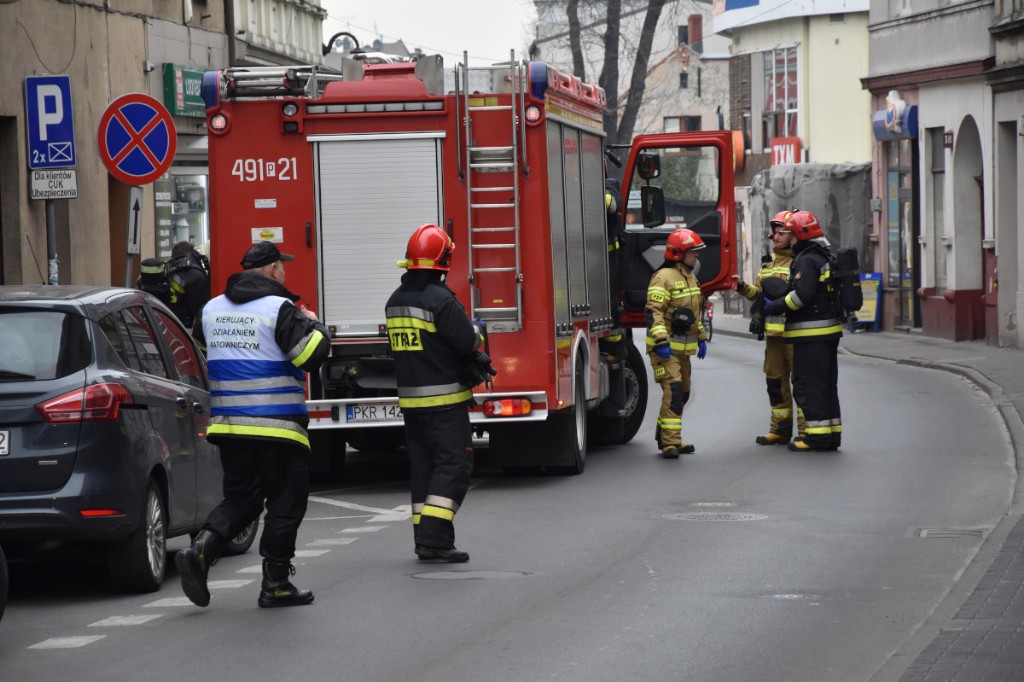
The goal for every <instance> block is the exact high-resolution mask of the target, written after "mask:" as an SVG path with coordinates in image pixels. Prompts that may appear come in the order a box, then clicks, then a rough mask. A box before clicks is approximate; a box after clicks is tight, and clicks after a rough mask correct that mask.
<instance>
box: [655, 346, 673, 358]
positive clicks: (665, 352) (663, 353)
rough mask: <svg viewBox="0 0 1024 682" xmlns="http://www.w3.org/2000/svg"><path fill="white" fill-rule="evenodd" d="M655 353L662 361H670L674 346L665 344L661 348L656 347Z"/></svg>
mask: <svg viewBox="0 0 1024 682" xmlns="http://www.w3.org/2000/svg"><path fill="white" fill-rule="evenodd" d="M654 352H655V354H656V355H657V356H658V357H659V358H661V359H662V360H668V359H669V358H670V357H671V356H672V346H670V345H669V344H667V343H663V344H661V345H660V346H655V347H654Z"/></svg>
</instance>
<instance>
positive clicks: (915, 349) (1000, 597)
mask: <svg viewBox="0 0 1024 682" xmlns="http://www.w3.org/2000/svg"><path fill="white" fill-rule="evenodd" d="M717 298H718V297H716V299H717ZM748 324H749V320H748V319H747V318H744V317H742V316H741V315H732V314H725V313H724V312H723V306H722V301H721V300H720V299H719V300H715V317H714V334H715V335H718V334H725V335H729V336H739V337H745V338H748V339H751V340H754V337H753V336H752V335H751V334H750V332H749V331H748ZM713 342H714V341H713V340H712V343H713ZM839 347H840V351H839V352H840V353H850V354H853V355H862V356H867V357H873V358H881V359H885V360H891V361H893V362H896V363H898V364H905V365H913V366H916V367H926V368H930V369H937V370H942V371H946V372H953V373H955V374H959V375H961V376H963V377H965V378H966V379H968V380H969V381H971V382H973V383H974V384H976V385H977V386H978V387H979V388H981V389H982V390H983V391H985V392H986V393H987V394H988V395H989V397H990V398H991V399H992V402H993V404H994V405H995V406H996V407H997V409H998V410H999V414H1000V416H1001V417H1002V420H1003V422H1004V423H1005V425H1006V429H1007V431H1008V432H1009V435H1010V441H1011V445H1012V447H1013V450H1014V453H1015V456H1016V461H1017V467H1016V468H1017V471H1018V472H1020V471H1021V467H1022V466H1024V416H1022V415H1024V351H1019V350H1011V349H1006V348H996V347H993V346H988V345H986V344H985V343H984V342H983V341H961V342H952V341H945V340H943V339H936V338H933V337H928V336H922V335H920V334H915V333H889V332H860V331H859V332H856V333H850V332H849V331H846V332H844V335H843V339H842V341H841V342H840V346H839ZM840 381H842V379H840ZM1022 488H1024V486H1021V485H1019V479H1018V485H1016V486H1015V489H1014V495H1013V501H1012V503H1011V505H1010V509H1008V510H1007V514H1006V516H1004V517H1003V518H1002V519H1001V520H1000V522H999V523H998V524H997V525H996V527H995V528H994V529H992V531H991V532H989V534H988V535H987V537H986V538H985V540H984V542H983V544H982V547H981V549H980V550H979V552H978V554H977V555H976V556H975V557H974V559H973V560H972V561H971V563H970V565H969V566H968V568H967V569H966V570H965V571H964V573H963V575H962V576H960V578H959V579H958V580H957V582H956V584H955V585H954V586H953V588H952V589H951V590H950V592H949V594H947V595H946V598H945V599H944V600H943V602H942V603H941V604H940V605H939V606H938V608H936V610H935V611H934V613H933V614H932V615H931V617H930V618H929V619H928V620H927V621H925V623H923V624H922V626H921V627H920V628H918V630H917V632H915V633H914V634H913V635H912V636H911V637H910V638H909V639H908V640H907V641H906V642H904V643H903V644H902V645H901V646H900V648H899V649H898V650H897V651H896V653H895V654H894V655H893V656H892V657H891V658H890V659H889V660H888V661H887V662H886V663H885V664H884V665H883V666H882V667H881V669H880V670H879V671H878V672H877V673H876V675H875V676H874V677H873V678H872V679H873V680H875V681H876V682H881V681H883V680H884V681H889V680H892V681H899V682H933V681H936V682H937V681H939V680H944V681H950V682H978V681H980V680H1001V681H1007V682H1008V681H1015V682H1021V681H1024V518H1022V512H1024V490H1022Z"/></svg>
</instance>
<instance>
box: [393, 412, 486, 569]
mask: <svg viewBox="0 0 1024 682" xmlns="http://www.w3.org/2000/svg"><path fill="white" fill-rule="evenodd" d="M404 414H405V442H406V446H407V447H408V449H409V468H410V471H409V478H410V481H411V487H412V522H413V537H414V538H415V540H416V544H418V545H426V546H428V547H438V548H442V549H450V548H452V547H454V546H455V525H454V523H453V521H454V519H455V513H456V512H457V511H458V510H459V507H460V506H461V505H462V501H463V500H464V499H465V498H466V491H468V490H469V480H470V475H471V474H472V473H473V431H472V428H471V427H470V424H469V412H467V410H466V407H465V406H460V407H456V408H453V409H450V410H439V411H437V412H418V411H415V410H407V411H405V413H404Z"/></svg>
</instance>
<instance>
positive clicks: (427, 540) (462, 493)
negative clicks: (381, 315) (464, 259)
mask: <svg viewBox="0 0 1024 682" xmlns="http://www.w3.org/2000/svg"><path fill="white" fill-rule="evenodd" d="M454 250H455V243H454V242H452V240H451V237H449V236H448V234H447V233H446V232H445V231H444V230H442V229H441V228H440V227H438V226H437V225H429V224H428V225H422V226H420V227H419V228H417V229H416V231H415V232H413V234H412V237H410V238H409V244H408V248H407V249H406V252H405V257H406V260H404V261H402V262H400V263H399V265H400V266H403V267H405V268H408V272H406V273H405V274H404V275H402V285H401V286H400V287H399V288H398V289H397V290H396V291H395V292H394V293H393V294H391V298H389V299H388V302H387V305H386V308H385V314H386V316H387V328H388V340H389V341H390V343H391V351H392V353H393V354H394V358H395V379H396V382H397V384H398V405H399V407H401V408H402V416H403V418H404V420H405V441H406V447H407V448H408V450H409V465H410V472H409V478H410V484H411V488H412V522H413V538H414V540H415V541H416V556H417V557H419V558H420V559H422V560H424V561H446V562H449V563H461V562H464V561H469V554H468V553H466V552H462V551H459V550H458V549H456V548H455V526H454V523H453V521H454V520H455V513H456V512H457V511H458V510H459V506H460V505H462V502H463V499H465V497H466V492H467V491H468V490H469V480H470V475H471V473H472V471H473V433H472V430H471V427H470V421H469V413H468V411H467V409H466V407H467V406H468V405H471V404H472V403H473V381H475V380H472V379H468V380H467V379H466V370H467V358H468V357H469V356H471V354H472V353H473V352H474V351H475V350H476V349H477V348H478V347H479V346H480V344H481V341H482V335H481V331H480V329H479V327H477V326H476V325H475V324H474V323H473V322H471V321H470V319H469V317H468V316H467V315H466V311H465V309H464V308H463V307H462V304H461V303H459V301H458V299H456V298H455V294H454V293H452V291H451V289H449V288H448V285H447V284H445V283H444V276H445V274H446V273H447V272H448V269H449V268H450V267H451V258H452V252H453V251H454Z"/></svg>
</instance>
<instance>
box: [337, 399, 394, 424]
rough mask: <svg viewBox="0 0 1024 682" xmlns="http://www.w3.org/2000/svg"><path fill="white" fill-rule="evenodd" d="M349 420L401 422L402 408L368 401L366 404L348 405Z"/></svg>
mask: <svg viewBox="0 0 1024 682" xmlns="http://www.w3.org/2000/svg"><path fill="white" fill-rule="evenodd" d="M345 409H346V410H347V411H348V421H349V422H400V421H402V410H401V409H400V408H399V407H398V405H380V404H372V403H368V404H365V405H362V404H356V405H347V406H346V407H345Z"/></svg>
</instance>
